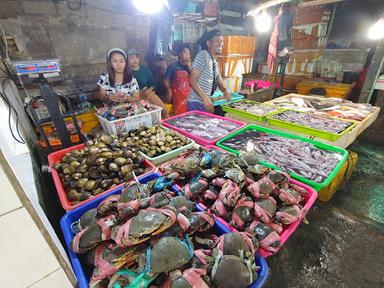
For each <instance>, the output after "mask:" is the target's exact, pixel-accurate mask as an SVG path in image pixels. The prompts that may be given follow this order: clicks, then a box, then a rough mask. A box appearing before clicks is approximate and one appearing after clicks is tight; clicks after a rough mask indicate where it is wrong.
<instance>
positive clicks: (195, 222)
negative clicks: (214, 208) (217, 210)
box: [189, 211, 215, 234]
mask: <svg viewBox="0 0 384 288" xmlns="http://www.w3.org/2000/svg"><path fill="white" fill-rule="evenodd" d="M190 223H191V226H190V227H189V233H190V234H194V233H196V232H204V231H207V230H209V229H211V228H212V227H213V225H215V219H214V218H213V216H212V214H211V213H210V212H206V211H202V212H193V213H192V217H191V219H190Z"/></svg>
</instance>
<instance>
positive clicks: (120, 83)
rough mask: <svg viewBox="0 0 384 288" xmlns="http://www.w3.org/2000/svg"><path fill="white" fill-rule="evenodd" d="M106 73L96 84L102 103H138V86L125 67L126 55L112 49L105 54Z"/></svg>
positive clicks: (119, 50) (116, 49)
mask: <svg viewBox="0 0 384 288" xmlns="http://www.w3.org/2000/svg"><path fill="white" fill-rule="evenodd" d="M107 71H108V72H107V73H103V74H101V75H100V79H99V81H98V82H97V85H98V86H99V97H100V99H101V101H103V102H110V101H112V102H138V101H140V94H139V85H138V83H137V81H136V79H135V78H133V76H132V71H131V69H130V68H129V67H128V65H127V54H126V53H125V52H124V51H123V50H122V49H120V48H112V49H111V50H109V51H108V54H107Z"/></svg>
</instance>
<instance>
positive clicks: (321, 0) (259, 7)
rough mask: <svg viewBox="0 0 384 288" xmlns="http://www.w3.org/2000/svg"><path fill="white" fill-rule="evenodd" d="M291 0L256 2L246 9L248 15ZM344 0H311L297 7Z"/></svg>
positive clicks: (253, 14)
mask: <svg viewBox="0 0 384 288" xmlns="http://www.w3.org/2000/svg"><path fill="white" fill-rule="evenodd" d="M291 1H292V0H269V1H266V2H263V3H260V4H258V5H257V6H255V7H254V8H252V9H251V10H249V11H248V14H247V15H248V16H255V15H257V14H258V13H260V12H261V11H263V10H265V9H267V8H270V7H273V6H276V5H279V4H283V3H287V2H291ZM341 1H344V0H312V1H307V2H303V3H300V4H299V7H308V6H315V5H325V4H330V3H336V2H341Z"/></svg>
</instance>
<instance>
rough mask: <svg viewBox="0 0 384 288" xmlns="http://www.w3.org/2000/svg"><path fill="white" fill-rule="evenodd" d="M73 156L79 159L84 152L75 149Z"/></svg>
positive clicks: (72, 152)
mask: <svg viewBox="0 0 384 288" xmlns="http://www.w3.org/2000/svg"><path fill="white" fill-rule="evenodd" d="M71 155H72V156H73V157H79V156H80V155H82V152H81V151H80V150H78V149H75V150H72V151H71Z"/></svg>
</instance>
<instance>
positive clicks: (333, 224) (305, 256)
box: [265, 121, 384, 288]
mask: <svg viewBox="0 0 384 288" xmlns="http://www.w3.org/2000/svg"><path fill="white" fill-rule="evenodd" d="M375 124H376V125H374V127H378V123H375ZM382 124H383V121H381V124H380V125H382ZM381 127H383V126H381ZM380 130H382V129H380ZM382 133H383V132H382ZM369 134H370V133H369V131H367V133H365V135H362V136H361V137H359V139H358V141H356V142H355V143H354V144H353V145H351V146H350V147H349V149H351V150H352V151H355V152H356V153H358V155H359V162H358V165H357V167H356V170H355V171H354V172H353V173H352V176H351V178H350V179H349V181H348V182H347V183H346V184H345V185H344V187H343V188H342V189H340V190H339V191H337V192H336V194H335V195H334V197H333V198H332V199H331V200H330V201H329V202H319V201H317V202H316V204H315V205H314V207H313V209H312V210H311V211H310V212H309V213H308V216H307V218H308V221H309V225H305V224H301V226H300V227H299V228H298V230H297V231H296V233H294V234H293V235H292V237H291V238H290V239H289V240H288V241H287V242H286V244H285V245H284V247H283V248H282V249H281V250H280V251H279V253H278V254H277V255H274V256H272V257H270V258H268V259H267V262H268V265H269V267H270V275H269V278H268V280H267V283H266V285H265V287H267V288H275V287H276V288H293V287H295V288H300V287H303V288H304V287H305V288H312V287H313V288H323V287H332V288H353V287H384V269H383V268H382V267H384V137H381V136H384V133H383V134H382V135H381V136H380V137H378V135H377V134H374V133H371V135H369ZM372 136H373V137H372Z"/></svg>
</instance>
